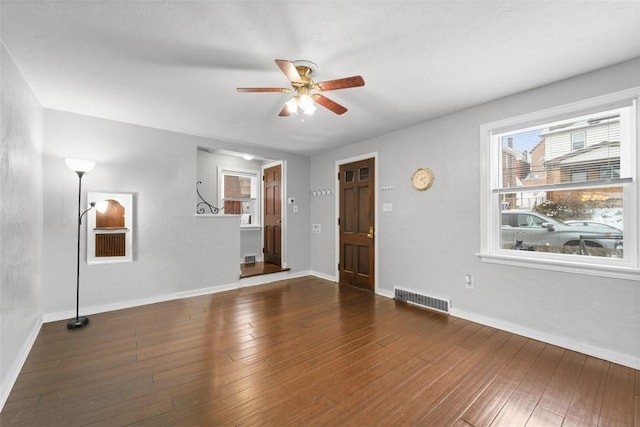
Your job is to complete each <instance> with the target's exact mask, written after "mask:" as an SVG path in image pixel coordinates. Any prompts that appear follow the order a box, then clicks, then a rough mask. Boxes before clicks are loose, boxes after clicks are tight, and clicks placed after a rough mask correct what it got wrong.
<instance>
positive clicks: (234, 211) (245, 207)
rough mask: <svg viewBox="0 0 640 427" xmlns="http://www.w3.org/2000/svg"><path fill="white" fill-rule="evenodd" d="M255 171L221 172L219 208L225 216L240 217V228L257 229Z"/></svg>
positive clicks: (258, 223) (257, 208)
mask: <svg viewBox="0 0 640 427" xmlns="http://www.w3.org/2000/svg"><path fill="white" fill-rule="evenodd" d="M259 175H260V174H259V172H255V171H238V170H221V171H220V172H219V179H218V182H219V183H220V191H219V192H218V194H219V195H220V206H222V207H223V209H222V212H223V213H224V214H225V215H240V226H241V227H259V226H260V215H259V207H260V203H259V201H258V194H259V191H258V187H257V186H258V182H259V181H258V176H259Z"/></svg>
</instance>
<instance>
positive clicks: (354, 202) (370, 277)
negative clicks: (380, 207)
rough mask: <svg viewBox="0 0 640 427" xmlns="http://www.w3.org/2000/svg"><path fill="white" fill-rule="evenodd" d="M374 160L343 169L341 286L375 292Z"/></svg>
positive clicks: (341, 170) (341, 195) (341, 177)
mask: <svg viewBox="0 0 640 427" xmlns="http://www.w3.org/2000/svg"><path fill="white" fill-rule="evenodd" d="M374 168H375V159H366V160H361V161H357V162H353V163H349V164H346V165H341V166H340V174H339V175H338V180H339V182H340V189H339V191H340V218H339V219H338V221H339V225H340V263H339V268H338V270H339V273H340V283H344V284H348V285H354V286H358V287H360V288H364V289H370V290H374V287H375V284H374V271H375V262H374V261H375V257H374V241H375V230H374V225H375V180H374V177H375V173H374V171H375V170H374Z"/></svg>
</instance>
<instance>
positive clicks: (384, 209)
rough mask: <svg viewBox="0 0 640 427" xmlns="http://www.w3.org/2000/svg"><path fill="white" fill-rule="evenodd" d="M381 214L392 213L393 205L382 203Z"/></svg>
mask: <svg viewBox="0 0 640 427" xmlns="http://www.w3.org/2000/svg"><path fill="white" fill-rule="evenodd" d="M382 212H393V203H383V204H382Z"/></svg>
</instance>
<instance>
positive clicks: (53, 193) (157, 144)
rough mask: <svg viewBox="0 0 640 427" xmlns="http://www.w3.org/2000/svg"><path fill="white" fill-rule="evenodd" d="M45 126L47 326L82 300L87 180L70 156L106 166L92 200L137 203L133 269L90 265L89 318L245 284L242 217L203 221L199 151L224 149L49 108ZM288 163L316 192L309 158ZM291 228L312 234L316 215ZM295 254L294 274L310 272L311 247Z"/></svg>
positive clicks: (92, 185)
mask: <svg viewBox="0 0 640 427" xmlns="http://www.w3.org/2000/svg"><path fill="white" fill-rule="evenodd" d="M44 123H45V125H44V129H45V136H44V141H45V144H44V145H45V148H44V178H45V183H44V205H45V206H46V207H47V209H46V211H45V214H44V255H43V278H44V279H43V311H44V313H45V316H46V317H45V320H52V319H54V318H60V317H62V316H63V315H64V313H67V312H69V310H71V309H72V308H73V304H74V301H75V299H74V292H75V287H74V284H75V269H74V268H73V266H74V265H75V251H73V250H72V249H73V248H74V244H75V232H74V229H75V211H76V209H77V207H76V206H77V202H76V199H77V181H78V179H77V176H76V175H75V174H74V173H73V172H72V171H70V170H69V169H68V168H67V167H66V165H65V163H64V158H66V157H76V158H86V159H91V160H95V161H96V162H97V164H96V168H95V169H94V170H93V171H92V172H90V173H89V174H87V175H86V176H85V178H83V194H86V192H87V191H104V192H115V193H118V192H124V193H133V195H134V208H135V212H134V220H133V222H134V225H133V239H134V241H133V246H134V253H133V262H131V263H121V264H106V265H86V264H85V263H84V262H83V263H82V265H81V272H80V275H81V298H80V299H81V306H82V307H84V309H85V310H86V311H87V312H94V311H102V310H105V309H109V308H112V307H114V306H115V307H118V306H127V305H134V304H138V303H142V302H152V301H154V300H159V299H164V298H167V297H171V296H176V295H180V294H185V293H187V294H191V293H197V292H203V291H205V290H215V289H220V288H228V287H233V286H234V285H237V283H238V273H239V263H238V261H239V260H238V254H239V253H240V231H239V218H238V217H231V218H228V217H227V218H224V217H216V218H212V217H201V216H197V215H196V214H195V202H196V196H195V183H196V165H197V157H198V156H197V148H198V146H205V147H210V148H215V147H216V146H224V144H222V143H218V142H216V141H213V140H210V139H206V138H199V137H194V136H189V135H184V134H179V133H173V132H167V131H162V130H157V129H151V128H146V127H142V126H135V125H130V124H124V123H120V122H114V121H108V120H102V119H97V118H91V117H86V116H81V115H76V114H71V113H65V112H60V111H53V110H45V121H44ZM236 147H237V145H236ZM221 148H224V147H221ZM272 154H273V153H272ZM288 162H289V164H291V165H294V167H293V168H290V172H289V173H290V174H289V179H290V180H293V181H300V182H301V183H302V185H303V186H304V185H305V183H306V188H308V179H309V178H308V173H307V172H306V171H305V170H306V167H307V165H308V162H309V159H308V158H306V157H296V156H289V159H288ZM298 163H300V164H301V165H300V166H299V165H297V164H298ZM291 169H293V170H291ZM303 173H304V175H303ZM83 203H84V202H83ZM291 222H292V224H290V227H291V228H293V230H292V231H291V234H292V235H293V236H296V235H302V234H303V233H305V232H307V233H308V230H307V228H308V227H306V224H307V223H308V217H307V218H306V219H305V218H304V217H303V216H302V215H301V216H299V217H295V218H293V221H291ZM302 223H304V224H305V226H304V227H302V226H301V224H302ZM289 246H290V248H291V249H292V252H293V253H296V254H300V255H301V256H298V257H292V258H293V259H292V260H291V263H290V266H291V267H292V269H293V270H294V271H301V270H302V271H305V270H308V268H309V258H308V240H307V239H305V238H304V236H302V237H301V238H300V239H290V241H289ZM305 254H307V256H305ZM84 257H85V255H84V248H83V259H84ZM81 311H82V310H81Z"/></svg>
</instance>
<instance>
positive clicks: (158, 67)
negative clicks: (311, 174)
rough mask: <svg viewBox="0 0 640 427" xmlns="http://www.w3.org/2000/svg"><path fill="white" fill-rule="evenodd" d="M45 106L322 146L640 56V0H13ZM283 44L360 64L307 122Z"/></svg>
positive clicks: (337, 69) (302, 55) (19, 42)
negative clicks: (358, 80)
mask: <svg viewBox="0 0 640 427" xmlns="http://www.w3.org/2000/svg"><path fill="white" fill-rule="evenodd" d="M0 7H1V17H2V21H1V24H2V27H1V36H2V40H3V42H4V44H5V46H6V48H7V50H8V51H9V52H10V54H11V55H12V56H13V58H14V60H15V61H16V63H17V65H18V67H19V69H20V70H21V72H22V73H23V75H24V76H25V78H26V80H27V81H28V83H29V84H30V86H31V88H32V89H33V91H34V92H35V94H36V96H37V97H38V99H39V101H40V102H41V104H42V105H43V106H44V107H47V108H52V109H59V110H65V111H71V112H76V113H80V114H86V115H91V116H97V117H103V118H107V119H113V120H118V121H123V122H129V123H135V124H140V125H145V126H151V127H154V128H160V129H169V130H174V131H178V132H184V133H189V134H195V135H202V136H208V137H212V138H215V139H219V140H223V141H229V142H234V141H236V142H242V143H248V144H252V145H260V146H268V147H273V148H277V149H281V150H286V151H290V152H296V153H300V154H313V153H316V152H319V151H322V150H325V149H328V148H331V147H336V146H341V145H346V144H349V143H353V142H356V141H361V140H364V139H366V138H369V137H372V136H375V135H380V134H384V133H388V132H391V131H394V130H397V129H400V128H403V127H406V126H409V125H412V124H415V123H420V122H424V121H426V120H428V119H431V118H434V117H438V116H442V115H444V114H447V113H450V112H453V111H457V110H460V109H463V108H466V107H469V106H473V105H477V104H480V103H483V102H486V101H490V100H492V99H496V98H499V97H502V96H505V95H509V94H512V93H516V92H520V91H523V90H527V89H531V88H534V87H538V86H541V85H545V84H548V83H551V82H554V81H557V80H561V79H563V78H567V77H571V76H574V75H577V74H581V73H585V72H588V71H591V70H595V69H598V68H602V67H605V66H608V65H611V64H615V63H619V62H622V61H625V60H628V59H632V58H635V57H640V1H637V0H636V1H575V0H573V1H544V2H543V1H517V0H511V1H474V0H459V1H456V0H450V1H406V0H395V1H362V0H361V1H304V0H290V1H242V0H233V1H213V0H210V1H162V2H161V1H107V0H104V1H77V0H76V1H60V0H56V1H28V0H21V1H18V0H16V1H7V0H2V2H1V3H0ZM274 59H291V60H295V59H305V60H309V61H313V62H315V63H316V64H318V66H319V72H318V73H317V75H316V76H315V80H316V81H324V80H332V79H336V78H341V77H348V76H352V75H356V74H360V75H362V76H363V77H364V80H365V82H366V86H364V87H359V88H351V89H345V90H340V91H332V92H326V93H325V95H326V96H328V97H330V98H331V99H333V100H335V101H337V102H339V103H340V104H342V105H344V106H345V107H347V108H348V109H349V111H348V112H347V113H345V114H344V115H342V116H337V115H335V114H334V113H332V112H330V111H329V110H326V109H323V108H319V109H318V111H316V113H315V114H314V115H313V116H312V117H308V118H306V119H305V120H304V123H301V121H300V119H299V118H297V117H295V116H292V117H286V118H282V117H278V113H279V112H280V110H281V108H282V106H283V103H284V102H285V101H286V100H287V99H288V98H289V97H290V95H287V94H281V93H238V92H236V90H235V88H236V87H247V86H248V87H253V86H275V87H287V86H288V82H287V80H286V78H285V77H284V74H282V72H281V71H280V70H279V68H278V67H277V66H276V64H275V63H274Z"/></svg>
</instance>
